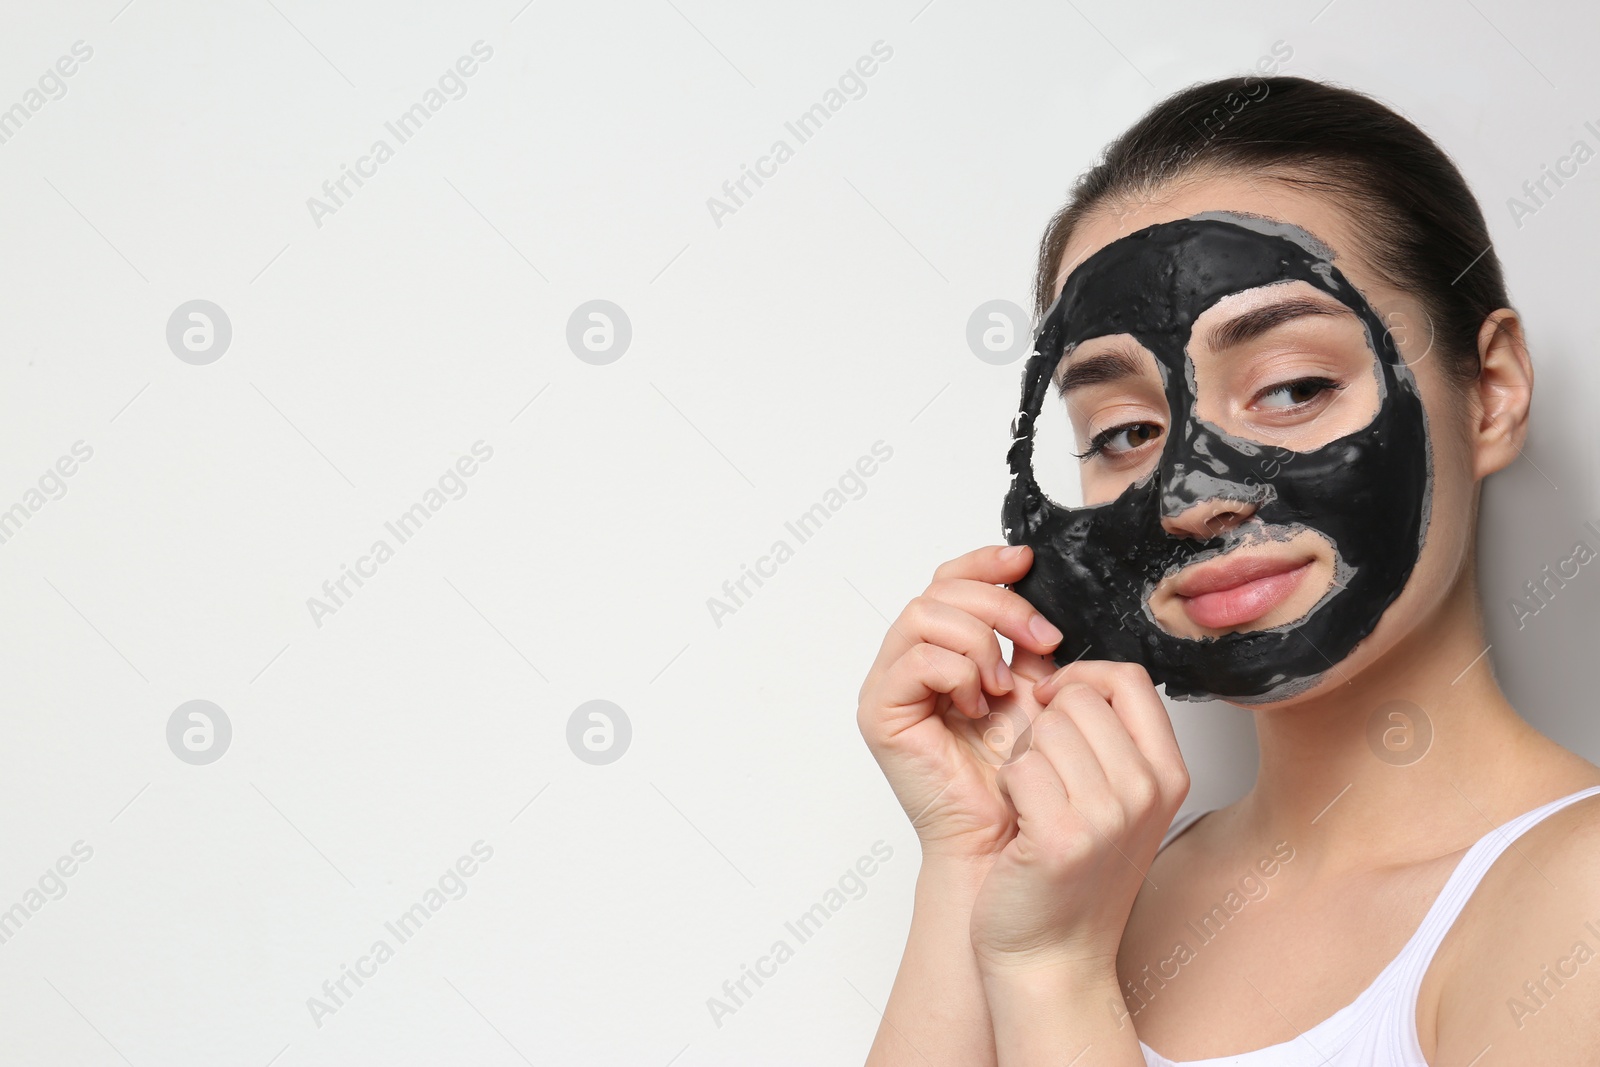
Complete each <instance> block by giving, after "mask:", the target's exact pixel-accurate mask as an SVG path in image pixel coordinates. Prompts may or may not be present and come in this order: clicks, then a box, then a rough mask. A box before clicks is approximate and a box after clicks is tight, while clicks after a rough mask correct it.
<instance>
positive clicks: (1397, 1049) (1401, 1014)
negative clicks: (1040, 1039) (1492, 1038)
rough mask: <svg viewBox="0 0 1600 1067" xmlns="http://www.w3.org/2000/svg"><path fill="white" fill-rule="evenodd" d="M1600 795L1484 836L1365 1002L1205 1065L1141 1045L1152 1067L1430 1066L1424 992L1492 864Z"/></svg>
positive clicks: (1542, 810)
mask: <svg viewBox="0 0 1600 1067" xmlns="http://www.w3.org/2000/svg"><path fill="white" fill-rule="evenodd" d="M1596 793H1600V785H1597V786H1590V787H1589V788H1588V789H1580V790H1578V791H1577V792H1576V793H1569V794H1568V795H1567V796H1564V797H1561V798H1559V799H1557V800H1552V801H1551V802H1550V803H1548V804H1545V805H1544V806H1543V807H1538V808H1535V809H1533V810H1532V811H1530V812H1525V813H1524V814H1522V815H1518V816H1517V817H1516V818H1514V819H1512V820H1510V821H1509V822H1506V823H1503V824H1501V825H1500V826H1497V827H1496V828H1495V829H1493V830H1490V831H1489V832H1488V833H1487V834H1484V835H1483V836H1482V837H1480V838H1479V839H1478V840H1477V841H1476V842H1475V843H1474V844H1473V845H1472V847H1471V848H1469V849H1468V850H1467V853H1466V855H1464V856H1463V857H1461V861H1460V863H1458V864H1457V865H1456V869H1455V870H1454V871H1452V872H1451V873H1450V879H1449V881H1447V882H1445V884H1444V888H1443V889H1442V890H1440V891H1439V896H1438V897H1437V898H1436V899H1435V900H1434V902H1433V906H1432V907H1430V908H1429V909H1428V914H1427V915H1425V916H1424V917H1423V919H1422V925H1421V926H1419V927H1417V931H1416V933H1414V934H1412V935H1411V940H1409V941H1407V942H1406V944H1405V947H1404V948H1402V949H1401V950H1400V954H1399V955H1398V956H1396V957H1395V958H1394V959H1393V960H1391V961H1389V965H1388V966H1387V967H1385V968H1384V969H1383V970H1382V971H1381V972H1379V974H1378V977H1377V978H1375V979H1373V980H1372V984H1371V985H1369V986H1367V988H1366V989H1364V990H1362V991H1361V995H1360V996H1358V997H1356V999H1355V1000H1353V1001H1351V1002H1350V1003H1349V1004H1346V1005H1345V1006H1344V1007H1342V1008H1340V1009H1339V1010H1338V1011H1336V1012H1334V1013H1333V1014H1332V1015H1330V1016H1329V1017H1328V1018H1326V1019H1324V1020H1323V1021H1322V1022H1320V1023H1318V1024H1317V1025H1316V1026H1313V1027H1312V1028H1311V1029H1309V1030H1306V1031H1305V1032H1303V1033H1301V1034H1300V1036H1298V1037H1294V1038H1290V1039H1289V1040H1288V1041H1282V1042H1279V1043H1278V1044H1276V1045H1268V1046H1267V1047H1266V1048H1259V1049H1254V1050H1252V1051H1250V1052H1241V1053H1237V1054H1236V1055H1232V1056H1216V1057H1212V1058H1209V1059H1203V1060H1169V1059H1167V1058H1166V1057H1165V1056H1163V1055H1161V1054H1160V1053H1159V1052H1157V1051H1155V1050H1154V1049H1152V1048H1151V1047H1150V1046H1149V1045H1146V1044H1145V1043H1144V1042H1143V1041H1140V1042H1139V1047H1140V1048H1142V1049H1143V1050H1144V1060H1145V1063H1146V1064H1147V1065H1148V1067H1428V1061H1427V1060H1425V1059H1424V1058H1423V1056H1422V1047H1421V1045H1419V1044H1418V1043H1417V991H1418V989H1420V988H1421V986H1422V977H1423V975H1425V974H1426V973H1427V971H1428V964H1429V963H1430V962H1432V960H1433V954H1434V952H1435V951H1436V950H1437V949H1438V947H1439V943H1440V942H1441V941H1443V940H1444V936H1445V934H1446V933H1448V932H1449V930H1450V927H1451V925H1452V924H1453V923H1454V922H1455V920H1456V916H1457V915H1459V914H1460V913H1461V909H1462V908H1463V907H1464V906H1465V905H1466V903H1467V898H1468V897H1470V896H1471V895H1472V891H1473V890H1474V889H1476V888H1477V887H1478V883H1479V882H1480V881H1481V880H1482V879H1483V876H1484V875H1485V874H1486V873H1488V870H1489V865H1490V864H1492V863H1493V862H1494V861H1495V859H1496V858H1498V857H1499V855H1500V854H1501V853H1502V852H1504V851H1505V850H1506V848H1508V847H1509V846H1510V845H1511V842H1513V841H1515V840H1516V839H1517V838H1518V837H1520V836H1522V834H1524V833H1525V832H1527V831H1528V830H1530V829H1532V828H1533V827H1534V826H1535V825H1537V824H1538V823H1539V822H1540V821H1541V820H1543V819H1544V818H1545V817H1546V816H1549V815H1554V814H1555V813H1556V812H1558V811H1560V810H1561V809H1562V808H1564V807H1566V806H1567V805H1568V804H1571V803H1574V802H1575V801H1579V800H1582V799H1583V798H1584V797H1588V796H1593V795H1595V794H1596ZM1204 814H1206V813H1205V812H1203V811H1195V812H1190V813H1188V814H1186V815H1180V816H1178V818H1177V819H1175V820H1173V823H1172V827H1171V828H1170V829H1169V830H1168V831H1167V835H1166V837H1165V838H1164V839H1163V840H1162V842H1161V847H1162V848H1166V847H1167V844H1168V842H1170V841H1171V840H1172V839H1173V838H1175V837H1177V836H1178V835H1179V834H1180V833H1182V832H1183V831H1184V830H1186V829H1188V828H1189V825H1190V824H1191V823H1193V822H1194V821H1195V820H1196V819H1198V818H1199V817H1200V816H1202V815H1204ZM1158 851H1159V850H1158Z"/></svg>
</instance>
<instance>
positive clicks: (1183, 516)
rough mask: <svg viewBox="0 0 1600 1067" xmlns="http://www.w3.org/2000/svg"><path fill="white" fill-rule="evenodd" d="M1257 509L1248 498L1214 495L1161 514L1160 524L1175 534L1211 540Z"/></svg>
mask: <svg viewBox="0 0 1600 1067" xmlns="http://www.w3.org/2000/svg"><path fill="white" fill-rule="evenodd" d="M1255 512H1256V505H1255V504H1253V503H1251V502H1250V501H1248V500H1232V499H1228V498H1227V497H1212V498H1210V499H1207V500H1199V501H1196V502H1195V503H1193V504H1190V505H1188V506H1186V507H1184V508H1183V509H1182V510H1181V511H1179V512H1178V513H1177V514H1175V515H1173V514H1166V515H1162V516H1161V526H1162V528H1163V529H1165V530H1166V531H1167V533H1169V534H1171V535H1172V536H1173V537H1192V538H1194V539H1195V540H1197V541H1208V540H1210V539H1211V538H1213V537H1220V536H1221V535H1222V534H1224V533H1226V532H1227V531H1229V530H1231V529H1233V528H1234V527H1235V526H1238V525H1239V524H1240V523H1242V522H1244V521H1245V520H1247V519H1249V518H1250V516H1252V515H1254V514H1255Z"/></svg>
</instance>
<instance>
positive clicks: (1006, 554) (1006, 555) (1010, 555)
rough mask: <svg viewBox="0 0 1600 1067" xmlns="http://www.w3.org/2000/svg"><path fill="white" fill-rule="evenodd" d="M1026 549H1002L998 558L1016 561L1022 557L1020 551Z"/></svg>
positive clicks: (1022, 547) (1021, 546)
mask: <svg viewBox="0 0 1600 1067" xmlns="http://www.w3.org/2000/svg"><path fill="white" fill-rule="evenodd" d="M1026 547H1027V546H1026V545H1012V546H1011V547H1010V548H1002V549H1001V550H1000V558H1001V559H1003V560H1007V561H1009V560H1013V559H1016V558H1017V557H1018V556H1020V555H1022V550H1023V549H1024V548H1026Z"/></svg>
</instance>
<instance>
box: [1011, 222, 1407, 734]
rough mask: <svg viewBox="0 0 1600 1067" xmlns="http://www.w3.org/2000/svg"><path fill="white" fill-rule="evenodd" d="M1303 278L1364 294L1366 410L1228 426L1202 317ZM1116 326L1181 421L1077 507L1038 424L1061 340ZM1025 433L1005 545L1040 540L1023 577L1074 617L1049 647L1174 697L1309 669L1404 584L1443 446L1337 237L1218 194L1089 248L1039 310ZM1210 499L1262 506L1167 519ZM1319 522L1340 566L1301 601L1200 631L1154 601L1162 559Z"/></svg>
mask: <svg viewBox="0 0 1600 1067" xmlns="http://www.w3.org/2000/svg"><path fill="white" fill-rule="evenodd" d="M1292 280H1299V281H1303V282H1307V283H1309V284H1310V285H1313V286H1315V287H1316V288H1317V289H1319V290H1321V291H1322V292H1324V293H1327V294H1329V295H1330V296H1332V297H1334V298H1335V299H1337V300H1338V301H1340V302H1341V303H1343V304H1344V305H1346V306H1347V307H1349V308H1350V309H1351V310H1352V311H1354V312H1355V313H1356V315H1357V316H1358V317H1359V318H1360V321H1361V323H1362V325H1363V326H1364V328H1365V331H1366V336H1367V342H1368V344H1369V345H1370V347H1371V348H1372V350H1373V352H1374V353H1375V354H1376V360H1375V363H1376V375H1377V380H1378V402H1379V406H1378V410H1377V413H1376V415H1375V416H1374V417H1373V419H1372V421H1371V422H1370V423H1368V424H1367V425H1366V426H1365V427H1364V428H1362V429H1360V430H1357V431H1355V432H1353V433H1349V434H1346V435H1345V436H1343V437H1340V438H1338V439H1336V440H1334V441H1331V442H1329V443H1327V444H1325V445H1322V446H1320V447H1318V448H1315V449H1311V450H1308V451H1304V452H1291V451H1289V450H1287V449H1283V448H1278V447H1275V446H1272V445H1269V444H1265V443H1262V442H1258V441H1251V440H1247V439H1245V438H1242V437H1235V436H1233V435H1231V434H1229V433H1227V432H1226V431H1224V430H1223V429H1222V428H1221V427H1219V426H1217V425H1215V424H1213V423H1210V422H1207V421H1205V420H1203V419H1201V418H1199V416H1198V414H1197V413H1196V410H1195V403H1196V397H1195V371H1194V365H1193V363H1192V361H1191V360H1190V359H1189V357H1188V355H1187V354H1186V351H1185V349H1186V346H1187V345H1188V342H1189V333H1190V330H1191V328H1192V327H1193V325H1194V322H1195V319H1196V318H1197V317H1198V316H1199V315H1200V314H1201V313H1202V312H1204V311H1205V310H1206V309H1207V308H1209V307H1211V306H1212V305H1213V304H1215V303H1216V302H1217V301H1218V300H1220V299H1222V298H1223V297H1226V296H1228V295H1230V294H1232V293H1238V292H1241V291H1243V290H1246V289H1254V288H1257V287H1259V286H1267V285H1273V284H1277V283H1282V282H1287V281H1292ZM1111 334H1131V335H1132V336H1133V337H1134V338H1135V339H1136V340H1137V341H1138V342H1139V343H1140V344H1142V345H1143V346H1144V347H1145V348H1147V349H1149V351H1150V352H1152V353H1153V354H1154V355H1155V358H1156V362H1157V366H1158V367H1159V368H1160V371H1161V374H1162V377H1163V380H1164V382H1165V386H1164V388H1165V393H1166V399H1167V412H1168V419H1167V421H1168V424H1169V428H1168V429H1167V430H1166V439H1165V442H1164V444H1163V446H1162V451H1161V457H1160V462H1159V464H1158V465H1157V466H1156V467H1155V469H1153V470H1152V471H1151V472H1150V473H1149V474H1147V475H1146V476H1145V477H1144V478H1142V479H1141V480H1139V481H1138V482H1136V483H1134V484H1133V485H1131V486H1129V487H1128V488H1127V489H1126V490H1124V491H1123V493H1122V494H1121V495H1120V496H1118V497H1117V498H1116V499H1114V500H1111V501H1109V502H1107V503H1104V504H1099V505H1094V506H1090V507H1081V508H1073V507H1065V506H1063V505H1061V504H1059V503H1057V502H1056V501H1053V500H1051V499H1050V498H1049V497H1048V496H1046V495H1045V493H1044V491H1043V490H1042V489H1040V488H1039V484H1038V482H1037V481H1036V480H1035V477H1034V471H1033V450H1034V430H1035V425H1036V423H1037V420H1038V418H1039V413H1040V409H1041V406H1042V405H1043V403H1044V399H1045V395H1046V393H1047V392H1048V391H1049V387H1050V384H1051V376H1052V372H1053V371H1055V369H1056V367H1057V366H1058V365H1059V364H1060V362H1061V358H1062V355H1063V353H1064V352H1066V351H1069V350H1070V346H1073V345H1076V344H1077V343H1079V342H1081V341H1085V340H1088V339H1090V338H1094V337H1103V336H1107V335H1111ZM1053 417H1059V418H1066V413H1065V412H1064V411H1063V412H1057V413H1055V414H1054V415H1053ZM1012 436H1013V441H1012V444H1011V449H1010V452H1009V454H1008V457H1007V459H1008V462H1009V464H1010V467H1011V487H1010V489H1009V491H1008V492H1007V494H1006V499H1005V505H1004V508H1003V509H1002V514H1001V519H1002V525H1003V528H1004V531H1005V537H1006V541H1007V542H1008V543H1009V544H1026V545H1030V546H1032V548H1033V566H1032V568H1031V569H1030V570H1029V572H1028V574H1027V575H1026V576H1025V577H1024V578H1023V579H1022V580H1021V581H1019V582H1017V583H1015V585H1014V586H1013V588H1015V589H1016V591H1017V592H1019V593H1021V594H1022V596H1024V597H1025V598H1026V599H1027V600H1028V601H1029V602H1030V603H1031V604H1033V606H1034V607H1035V608H1037V609H1038V610H1039V611H1040V612H1041V613H1042V614H1043V615H1044V616H1045V617H1046V618H1047V619H1049V620H1050V621H1051V622H1052V623H1054V624H1055V625H1056V626H1057V627H1058V628H1059V629H1060V630H1061V631H1062V633H1064V634H1065V635H1066V637H1065V640H1063V641H1062V642H1061V644H1060V646H1059V647H1058V648H1057V649H1056V651H1055V662H1056V663H1057V664H1058V665H1065V664H1067V663H1070V662H1072V661H1074V660H1076V659H1080V658H1090V659H1107V660H1121V661H1127V662H1135V663H1141V664H1143V665H1144V667H1145V668H1146V670H1147V671H1149V673H1150V677H1151V680H1152V681H1154V682H1156V683H1157V684H1165V686H1166V692H1167V695H1168V696H1169V697H1171V698H1173V699H1178V700H1208V699H1212V698H1214V697H1223V698H1227V699H1228V700H1230V701H1232V702H1234V703H1238V704H1261V703H1267V702H1270V701H1273V700H1280V699H1283V698H1285V697H1287V696H1290V695H1292V694H1294V693H1297V692H1300V691H1302V690H1304V689H1308V688H1310V687H1311V686H1313V685H1315V684H1316V683H1317V681H1318V680H1319V679H1320V678H1321V676H1322V675H1323V674H1324V672H1326V671H1328V670H1330V669H1332V668H1333V667H1334V665H1335V664H1337V663H1339V662H1340V661H1341V660H1343V659H1344V658H1345V657H1346V656H1348V655H1349V654H1350V652H1351V651H1352V650H1353V649H1354V648H1355V647H1356V645H1357V644H1358V643H1359V642H1360V641H1361V640H1362V639H1363V638H1365V637H1366V636H1367V635H1368V634H1370V633H1371V632H1372V630H1373V628H1374V627H1376V626H1377V624H1378V620H1379V618H1380V617H1382V615H1383V613H1384V611H1385V610H1386V609H1387V608H1388V606H1389V605H1390V603H1392V602H1393V601H1394V599H1395V598H1396V597H1397V596H1399V595H1400V591H1401V590H1402V589H1403V588H1404V587H1405V584H1406V580H1407V578H1409V577H1410V575H1411V570H1412V568H1413V566H1415V564H1416V562H1417V557H1418V556H1419V555H1420V553H1421V551H1422V543H1423V538H1424V536H1425V535H1426V532H1427V526H1428V513H1429V509H1430V504H1431V498H1432V490H1433V464H1432V457H1431V455H1430V452H1429V443H1428V427H1427V418H1426V415H1425V414H1424V411H1423V406H1422V398H1421V396H1420V395H1419V393H1418V391H1417V385H1416V381H1415V379H1414V378H1413V377H1412V375H1411V371H1410V368H1408V367H1407V366H1406V365H1405V363H1404V361H1403V360H1402V359H1401V358H1400V355H1399V353H1398V352H1397V351H1396V349H1395V347H1394V342H1393V339H1392V338H1391V336H1390V334H1389V332H1388V330H1386V329H1385V328H1384V324H1383V322H1382V321H1381V320H1380V319H1379V317H1378V315H1377V314H1376V313H1375V312H1374V311H1373V310H1372V308H1371V307H1370V306H1369V305H1368V303H1367V301H1366V300H1365V299H1364V298H1363V297H1362V295H1361V294H1360V293H1359V292H1357V291H1356V289H1355V287H1354V286H1352V285H1351V284H1350V282H1349V281H1348V280H1346V278H1345V277H1344V275H1343V274H1341V273H1340V272H1339V270H1338V269H1337V268H1335V267H1334V266H1333V253H1332V251H1331V250H1329V249H1328V248H1327V247H1326V246H1325V245H1323V244H1322V243H1321V242H1320V241H1318V240H1317V239H1316V238H1315V237H1313V236H1312V235H1310V234H1308V233H1306V232H1305V231H1304V230H1301V229H1300V228H1298V227H1296V226H1292V225H1289V224H1288V223H1282V222H1275V221H1271V220H1267V219H1260V218H1256V217H1253V216H1248V215H1239V214H1233V213H1230V212H1205V213H1203V214H1199V215H1195V216H1193V217H1191V218H1188V219H1181V220H1178V221H1175V222H1168V223H1161V224H1159V225H1155V226H1149V227H1146V228H1145V229H1143V230H1139V231H1137V232H1135V233H1132V234H1130V235H1128V236H1127V237H1123V238H1121V239H1119V240H1117V241H1114V242H1113V243H1111V244H1109V245H1107V246H1105V247H1104V248H1102V249H1100V250H1099V251H1097V252H1096V253H1095V254H1094V255H1092V256H1090V257H1089V258H1088V259H1086V260H1085V261H1084V262H1083V263H1082V264H1080V265H1079V266H1078V267H1077V268H1076V269H1075V270H1073V272H1072V274H1071V275H1070V276H1069V277H1068V278H1067V282H1066V285H1065V287H1064V288H1063V289H1062V291H1061V295H1060V297H1059V298H1057V300H1056V302H1055V304H1054V305H1053V306H1052V307H1051V309H1050V311H1049V313H1048V314H1047V315H1046V316H1045V320H1044V322H1043V323H1042V324H1041V325H1040V328H1039V332H1038V334H1037V336H1036V337H1035V342H1034V350H1033V355H1032V356H1031V357H1030V358H1029V360H1028V362H1027V365H1026V367H1025V369H1024V374H1023V385H1022V404H1021V410H1020V411H1019V412H1018V414H1017V417H1016V420H1015V422H1014V423H1013V426H1012ZM1208 500H1228V501H1238V502H1245V503H1250V504H1253V505H1254V506H1255V510H1254V513H1253V514H1252V515H1251V516H1250V517H1249V518H1247V519H1246V520H1245V521H1243V522H1242V523H1239V524H1238V525H1236V526H1234V527H1233V528H1231V529H1228V530H1226V531H1225V532H1222V533H1220V534H1218V535H1216V536H1211V537H1206V538H1199V537H1185V536H1174V535H1173V534H1172V533H1169V532H1168V531H1167V529H1166V528H1165V527H1163V525H1162V521H1161V520H1162V518H1163V517H1164V516H1166V517H1176V516H1177V515H1179V514H1181V513H1182V512H1184V511H1185V510H1186V509H1188V508H1190V507H1191V506H1193V505H1194V504H1196V503H1199V502H1202V501H1208ZM1308 529H1309V530H1312V531H1315V532H1316V533H1318V534H1320V535H1321V536H1322V537H1324V538H1326V539H1327V540H1328V541H1330V542H1331V543H1332V545H1333V549H1334V553H1335V567H1334V569H1335V573H1334V582H1333V585H1332V586H1331V587H1330V588H1329V589H1328V591H1327V592H1326V593H1325V594H1324V595H1323V597H1322V598H1321V599H1320V600H1319V601H1318V602H1317V603H1316V605H1315V606H1314V607H1312V608H1311V609H1310V610H1309V611H1308V612H1307V613H1306V614H1305V615H1303V616H1302V617H1300V618H1299V619H1297V620H1295V621H1293V622H1291V623H1288V624H1285V625H1283V626H1277V627H1272V628H1269V629H1260V630H1253V631H1245V632H1231V633H1225V634H1222V635H1221V636H1217V637H1209V636H1208V637H1196V638H1190V637H1179V636H1176V635H1174V634H1171V633H1169V632H1167V631H1166V630H1165V629H1163V628H1162V627H1161V626H1160V625H1159V624H1158V623H1157V622H1156V620H1155V617H1154V616H1153V615H1152V614H1151V611H1150V606H1149V597H1150V594H1151V592H1152V590H1153V589H1154V588H1155V586H1156V585H1157V583H1158V582H1160V581H1161V580H1162V579H1163V578H1164V577H1166V576H1168V575H1171V574H1174V573H1176V572H1177V571H1178V570H1180V569H1181V568H1183V567H1186V566H1188V565H1190V564H1193V563H1198V562H1200V561H1202V560H1205V559H1208V558H1210V557H1213V556H1218V555H1222V554H1224V553H1226V552H1228V551H1230V550H1232V549H1234V548H1236V547H1238V546H1240V545H1241V544H1246V543H1257V542H1259V541H1260V540H1261V539H1262V538H1263V537H1268V538H1287V537H1288V536H1292V535H1293V534H1295V533H1300V532H1303V531H1305V530H1308Z"/></svg>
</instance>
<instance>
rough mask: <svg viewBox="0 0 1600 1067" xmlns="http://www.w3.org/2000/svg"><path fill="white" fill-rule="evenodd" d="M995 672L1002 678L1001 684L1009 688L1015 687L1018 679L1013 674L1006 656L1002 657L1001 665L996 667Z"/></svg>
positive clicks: (996, 675)
mask: <svg viewBox="0 0 1600 1067" xmlns="http://www.w3.org/2000/svg"><path fill="white" fill-rule="evenodd" d="M994 674H995V677H996V678H998V679H999V680H1000V684H1001V685H1002V686H1004V687H1005V688H1006V689H1007V690H1010V689H1013V688H1015V686H1016V684H1017V683H1016V679H1014V678H1013V677H1012V676H1011V667H1010V666H1009V665H1007V663H1006V660H1005V657H1004V656H1001V657H1000V666H998V667H996V668H995V670H994Z"/></svg>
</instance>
